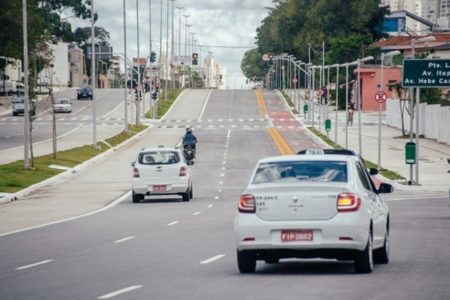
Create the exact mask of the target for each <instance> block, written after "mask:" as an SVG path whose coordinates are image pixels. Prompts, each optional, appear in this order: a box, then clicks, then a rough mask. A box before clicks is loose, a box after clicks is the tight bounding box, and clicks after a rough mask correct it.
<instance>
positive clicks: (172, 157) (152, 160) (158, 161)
mask: <svg viewBox="0 0 450 300" xmlns="http://www.w3.org/2000/svg"><path fill="white" fill-rule="evenodd" d="M138 161H139V163H140V164H141V165H170V164H176V163H179V162H180V157H179V155H178V153H177V152H175V151H152V152H144V153H141V154H139V158H138Z"/></svg>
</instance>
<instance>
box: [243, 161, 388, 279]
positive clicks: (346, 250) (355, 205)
mask: <svg viewBox="0 0 450 300" xmlns="http://www.w3.org/2000/svg"><path fill="white" fill-rule="evenodd" d="M392 191H393V188H392V186H391V185H390V184H387V183H382V184H381V185H380V187H379V189H376V188H375V186H374V185H373V183H372V181H371V179H370V176H369V174H368V172H367V169H366V168H365V167H364V165H363V164H362V163H361V162H360V161H359V160H358V158H357V157H355V156H346V155H320V154H319V155H290V156H276V157H269V158H265V159H261V160H260V161H259V162H258V163H257V165H256V168H255V170H254V171H253V174H252V176H251V179H250V182H249V184H248V186H247V188H246V190H245V191H244V193H243V194H242V195H241V196H240V199H239V205H238V214H237V216H236V218H235V221H234V228H235V239H236V245H237V263H238V268H239V271H240V272H241V273H253V272H255V269H256V261H257V260H263V261H265V262H266V263H277V262H278V261H279V260H280V259H283V258H327V259H338V260H344V261H347V260H348V261H354V265H355V269H356V271H357V272H359V273H370V272H372V270H373V264H374V262H375V263H388V261H389V224H390V221H389V209H388V206H387V205H386V203H385V202H384V201H383V200H382V199H381V197H380V194H382V193H390V192H392Z"/></svg>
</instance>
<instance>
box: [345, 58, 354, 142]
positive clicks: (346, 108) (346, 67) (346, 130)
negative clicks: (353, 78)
mask: <svg viewBox="0 0 450 300" xmlns="http://www.w3.org/2000/svg"><path fill="white" fill-rule="evenodd" d="M345 117H346V118H345V148H347V149H348V117H349V116H348V63H346V64H345ZM352 118H353V116H352Z"/></svg>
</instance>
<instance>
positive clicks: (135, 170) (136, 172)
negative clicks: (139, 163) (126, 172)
mask: <svg viewBox="0 0 450 300" xmlns="http://www.w3.org/2000/svg"><path fill="white" fill-rule="evenodd" d="M133 177H134V178H139V177H140V176H139V170H138V168H136V167H134V168H133Z"/></svg>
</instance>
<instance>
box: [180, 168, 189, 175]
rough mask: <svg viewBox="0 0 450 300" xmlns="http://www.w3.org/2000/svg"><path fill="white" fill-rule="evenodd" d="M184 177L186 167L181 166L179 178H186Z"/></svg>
mask: <svg viewBox="0 0 450 300" xmlns="http://www.w3.org/2000/svg"><path fill="white" fill-rule="evenodd" d="M186 175H187V167H186V166H181V168H180V174H179V176H186Z"/></svg>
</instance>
